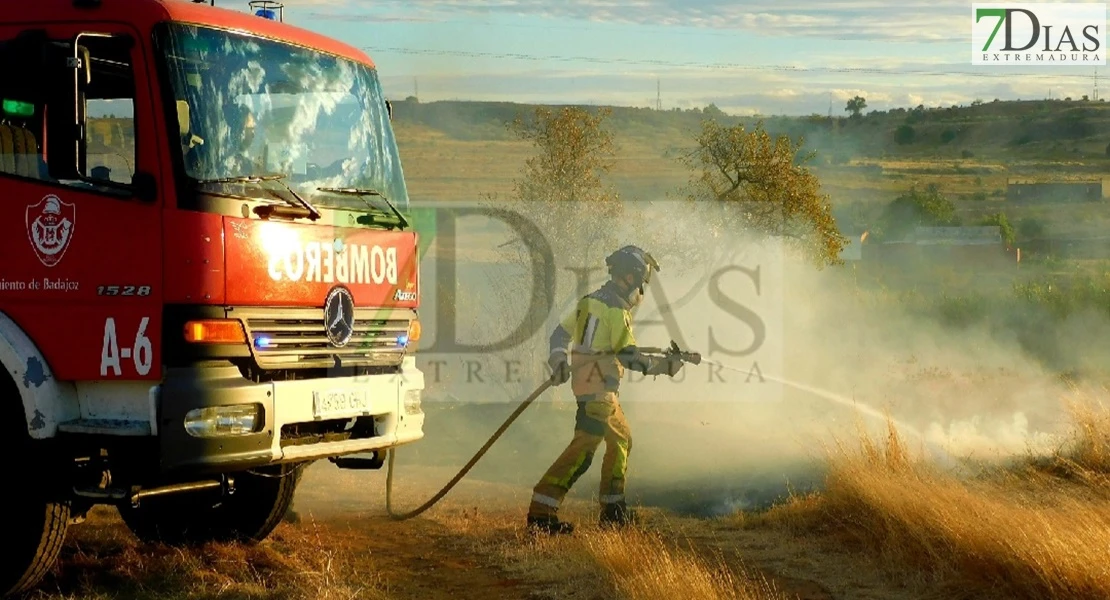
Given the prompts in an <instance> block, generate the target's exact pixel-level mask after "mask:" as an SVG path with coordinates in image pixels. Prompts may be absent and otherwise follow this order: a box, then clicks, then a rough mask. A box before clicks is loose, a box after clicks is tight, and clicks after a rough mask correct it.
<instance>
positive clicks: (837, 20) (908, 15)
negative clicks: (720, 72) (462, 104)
mask: <svg viewBox="0 0 1110 600" xmlns="http://www.w3.org/2000/svg"><path fill="white" fill-rule="evenodd" d="M304 3H305V4H307V5H311V6H321V5H322V3H320V2H315V1H314V0H305V1H304ZM332 6H334V10H333V11H329V12H330V14H333V15H336V16H340V17H342V18H351V19H357V18H360V16H361V18H368V19H369V18H376V17H372V16H370V15H371V13H374V12H376V11H378V10H384V11H386V12H392V13H402V14H416V15H419V16H418V17H417V18H418V19H419V20H449V19H451V18H457V17H480V16H486V17H501V16H510V17H511V16H533V17H548V18H561V19H575V20H581V21H591V22H595V23H619V24H636V25H644V26H652V27H689V28H697V29H706V30H725V31H737V30H739V31H749V32H755V33H758V34H760V35H763V36H788V37H814V38H825V39H828V38H832V39H842V40H887V41H889V40H899V41H906V42H949V43H954V42H965V41H967V40H968V39H969V38H968V36H969V35H970V20H969V19H970V10H969V7H968V6H967V3H966V2H953V1H951V0H939V1H937V2H930V3H928V4H921V5H914V6H906V5H897V4H892V3H888V2H866V1H855V2H853V1H844V2H835V1H834V2H791V1H784V2H766V1H764V2H760V1H757V2H749V3H745V4H743V5H738V4H736V3H734V2H726V1H725V0H634V1H630V2H629V1H620V2H618V1H609V0H561V1H555V0H467V1H463V0H406V1H405V2H401V1H400V0H381V1H378V2H375V3H374V4H373V5H372V8H370V9H368V10H367V9H364V8H362V7H363V6H365V5H361V3H355V2H353V1H352V0H347V1H346V2H342V1H341V2H336V3H332ZM323 14H328V13H323Z"/></svg>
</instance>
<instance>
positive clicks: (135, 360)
mask: <svg viewBox="0 0 1110 600" xmlns="http://www.w3.org/2000/svg"><path fill="white" fill-rule="evenodd" d="M37 31H38V33H37V34H35V35H31V36H30V37H28V38H25V39H24V41H23V43H24V47H23V49H22V50H21V53H20V56H22V64H21V65H20V66H16V64H15V63H13V61H11V60H4V61H2V62H0V65H2V66H0V98H2V105H0V113H2V114H0V185H2V186H3V191H4V193H3V196H2V197H0V256H3V257H4V264H3V267H2V268H3V271H2V274H0V279H3V280H4V281H5V282H7V284H6V285H3V286H0V311H3V312H4V313H6V314H8V315H9V316H10V317H12V318H13V319H14V320H15V321H16V322H17V324H18V325H19V326H20V327H21V328H23V330H24V331H26V332H27V333H28V335H29V336H30V337H31V339H32V340H33V341H34V342H35V344H36V345H37V346H38V347H39V350H40V351H41V352H42V353H43V355H44V356H45V358H46V360H47V362H48V363H49V366H50V368H51V370H52V371H53V373H54V376H55V377H56V378H58V379H61V380H84V381H89V380H146V379H149V380H155V379H158V378H160V377H161V370H162V369H161V363H160V356H159V342H160V340H159V338H160V332H161V293H162V291H161V286H160V283H161V282H162V272H161V269H162V267H161V265H162V256H161V242H160V240H161V208H162V199H161V195H160V193H159V192H158V183H157V182H158V181H159V180H160V178H161V171H160V168H159V165H160V164H161V161H160V160H159V159H160V157H161V153H160V152H159V144H158V143H157V140H158V137H159V136H158V134H157V133H156V129H155V120H154V118H153V114H154V113H153V111H152V107H153V100H152V89H154V88H153V86H151V85H150V84H149V81H148V79H149V76H150V75H149V74H150V73H151V72H152V69H151V68H150V65H149V64H148V62H149V60H148V59H147V57H146V55H145V54H144V49H145V46H144V43H145V39H144V37H143V36H140V35H139V34H138V32H137V31H135V30H133V29H131V28H130V27H129V26H127V25H123V24H117V23H104V24H91V23H80V24H69V23H63V24H58V25H49V26H46V27H43V28H42V29H40V30H37ZM20 33H21V31H20V30H19V28H17V27H16V26H5V27H0V41H12V40H14V39H15V38H16V37H17V35H18V34H20ZM27 48H37V49H38V50H39V51H38V52H29V51H27ZM9 56H10V55H9ZM5 58H7V57H5ZM27 69H32V70H34V71H35V72H36V75H37V77H34V78H31V79H30V80H28V79H26V78H22V77H20V75H21V73H20V71H21V70H24V71H25V70H27ZM4 71H7V72H4Z"/></svg>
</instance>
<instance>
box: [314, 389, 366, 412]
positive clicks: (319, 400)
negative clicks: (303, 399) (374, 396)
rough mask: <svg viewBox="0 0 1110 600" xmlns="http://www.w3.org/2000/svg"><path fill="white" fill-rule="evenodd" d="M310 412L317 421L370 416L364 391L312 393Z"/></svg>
mask: <svg viewBox="0 0 1110 600" xmlns="http://www.w3.org/2000/svg"><path fill="white" fill-rule="evenodd" d="M312 412H313V414H314V415H315V416H316V418H317V419H336V418H340V417H354V416H359V415H368V414H370V397H369V395H368V394H367V392H366V390H328V391H324V392H312Z"/></svg>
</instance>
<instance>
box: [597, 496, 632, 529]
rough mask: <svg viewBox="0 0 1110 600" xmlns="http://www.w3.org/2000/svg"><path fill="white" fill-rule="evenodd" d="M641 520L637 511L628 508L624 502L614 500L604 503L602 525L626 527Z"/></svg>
mask: <svg viewBox="0 0 1110 600" xmlns="http://www.w3.org/2000/svg"><path fill="white" fill-rule="evenodd" d="M639 522H640V518H639V516H638V515H637V514H636V511H634V510H632V509H630V508H628V506H627V505H626V504H625V503H624V502H612V503H606V504H603V505H602V508H601V518H600V519H599V524H600V525H601V526H602V527H625V526H627V525H633V524H636V523H639Z"/></svg>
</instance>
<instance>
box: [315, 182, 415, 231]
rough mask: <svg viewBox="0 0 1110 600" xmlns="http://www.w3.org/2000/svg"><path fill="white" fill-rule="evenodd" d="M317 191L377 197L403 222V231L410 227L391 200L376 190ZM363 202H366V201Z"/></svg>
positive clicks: (335, 189) (321, 189)
mask: <svg viewBox="0 0 1110 600" xmlns="http://www.w3.org/2000/svg"><path fill="white" fill-rule="evenodd" d="M316 190H317V191H319V192H328V193H330V194H343V195H349V196H377V197H379V198H381V199H382V200H383V201H385V203H386V205H387V206H389V210H392V211H393V214H394V215H396V217H397V220H398V221H400V222H401V228H402V229H407V228H408V226H409V222H408V221H407V220H406V219H405V217H404V216H403V215H402V214H401V211H399V210H397V207H396V206H394V205H393V203H392V202H390V200H389V198H386V197H385V194H382V193H381V192H379V191H378V190H374V189H370V188H331V187H318V188H316ZM363 202H366V200H365V199H364V200H363ZM366 205H367V206H369V207H371V208H374V209H376V210H381V209H380V208H378V207H376V206H374V205H372V204H370V203H369V202H366Z"/></svg>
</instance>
